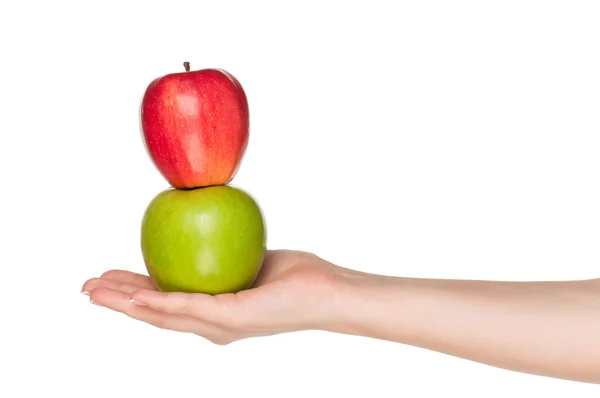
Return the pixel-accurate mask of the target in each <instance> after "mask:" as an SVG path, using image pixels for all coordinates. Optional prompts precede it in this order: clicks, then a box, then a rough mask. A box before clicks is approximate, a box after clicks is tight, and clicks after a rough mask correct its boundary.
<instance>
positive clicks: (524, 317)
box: [336, 271, 600, 383]
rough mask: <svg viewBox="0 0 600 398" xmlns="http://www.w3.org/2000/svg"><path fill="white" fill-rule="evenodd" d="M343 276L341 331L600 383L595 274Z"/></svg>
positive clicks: (599, 282)
mask: <svg viewBox="0 0 600 398" xmlns="http://www.w3.org/2000/svg"><path fill="white" fill-rule="evenodd" d="M341 279H342V280H343V281H344V282H343V284H342V287H341V288H340V290H341V291H342V292H344V293H342V294H343V295H344V297H346V298H345V299H344V300H343V301H342V302H344V303H345V304H344V305H345V306H347V308H346V309H345V310H344V309H342V310H341V311H340V313H341V314H344V315H340V319H341V322H340V323H339V326H338V330H336V331H338V332H341V333H348V334H357V335H363V336H370V337H374V338H379V339H385V340H392V341H396V342H400V343H405V344H410V345H414V346H419V347H423V348H426V349H431V350H434V351H438V352H443V353H446V354H450V355H453V356H457V357H462V358H466V359H470V360H473V361H477V362H480V363H485V364H489V365H492V366H496V367H500V368H505V369H511V370H516V371H520V372H526V373H533V374H539V375H545V376H551V377H557V378H565V379H572V380H579V381H585V382H592V383H600V279H595V280H586V281H572V282H571V281H569V282H487V281H460V280H431V279H406V278H393V277H383V276H376V275H369V274H362V273H357V272H353V271H350V272H346V273H345V275H344V277H342V278H341ZM350 308H352V309H353V310H351V311H349V309H350Z"/></svg>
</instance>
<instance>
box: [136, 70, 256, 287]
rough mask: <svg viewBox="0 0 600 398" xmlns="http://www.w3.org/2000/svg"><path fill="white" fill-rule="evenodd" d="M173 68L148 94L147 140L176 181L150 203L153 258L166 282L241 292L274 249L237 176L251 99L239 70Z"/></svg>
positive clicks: (148, 242) (148, 257)
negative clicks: (235, 72)
mask: <svg viewBox="0 0 600 398" xmlns="http://www.w3.org/2000/svg"><path fill="white" fill-rule="evenodd" d="M184 66H185V72H181V73H172V74H168V75H165V76H162V77H159V78H157V79H155V80H154V81H152V82H151V83H150V85H149V86H148V88H147V89H146V92H145V93H144V97H143V99H142V104H141V107H140V124H141V130H142V137H143V141H144V145H145V146H146V149H147V151H148V154H149V156H150V158H151V159H152V161H153V163H154V164H155V166H156V168H157V169H158V171H159V172H160V173H161V174H162V175H163V177H164V178H165V179H166V180H167V181H168V183H169V184H170V185H171V186H172V188H170V189H168V190H166V191H163V192H161V193H159V194H158V195H157V196H156V197H155V198H154V199H153V200H152V201H151V202H150V204H149V205H148V208H147V209H146V211H145V213H144V216H143V220H142V231H141V246H142V254H143V257H144V262H145V264H146V268H147V270H148V274H149V275H150V278H151V279H152V280H153V281H154V283H155V284H156V286H157V287H158V288H159V289H160V290H161V291H168V292H173V291H179V292H190V293H191V292H197V293H206V294H220V293H233V292H237V291H240V290H244V289H247V288H249V287H251V285H252V283H253V282H254V280H255V278H256V276H257V275H258V273H259V271H260V268H261V265H262V261H263V257H264V254H265V250H266V231H265V223H264V219H263V215H262V212H261V209H260V207H259V205H258V203H257V202H256V201H255V200H254V199H253V198H252V197H251V196H250V195H248V194H247V193H246V192H244V191H243V190H241V189H239V188H234V187H232V186H230V185H228V184H229V183H230V182H231V180H232V179H233V178H234V177H235V174H236V173H237V170H238V168H239V166H240V163H241V161H242V158H243V157H244V153H245V151H246V147H247V145H248V137H249V127H250V124H249V113H248V101H247V98H246V94H245V92H244V89H243V88H242V86H241V84H240V83H239V82H238V80H237V79H236V78H235V77H233V76H232V75H231V74H230V73H228V72H226V71H224V70H219V69H202V70H196V71H190V67H189V63H188V62H185V63H184Z"/></svg>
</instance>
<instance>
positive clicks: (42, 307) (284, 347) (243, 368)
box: [0, 0, 600, 397]
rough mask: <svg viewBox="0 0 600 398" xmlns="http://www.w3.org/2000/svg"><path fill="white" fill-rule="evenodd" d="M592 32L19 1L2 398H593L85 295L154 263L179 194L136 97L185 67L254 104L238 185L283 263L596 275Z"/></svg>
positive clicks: (571, 7) (579, 27) (212, 6)
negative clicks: (214, 338) (150, 245)
mask: <svg viewBox="0 0 600 398" xmlns="http://www.w3.org/2000/svg"><path fill="white" fill-rule="evenodd" d="M395 3H399V4H395ZM393 4H395V5H393ZM598 21H600V8H599V6H598V3H597V2H595V1H588V2H585V1H569V2H567V1H564V2H557V1H537V2H535V1H523V0H521V1H502V2H481V1H471V2H467V1H453V2H445V1H439V2H432V1H414V2H412V1H411V2H374V1H368V2H367V1H365V2H362V3H354V2H339V3H334V2H325V1H322V2H309V1H302V2H296V3H291V2H272V3H264V2H256V1H247V2H240V3H232V2H228V1H189V2H180V1H165V2H161V3H156V2H149V1H145V2H143V3H142V2H139V3H137V4H136V3H134V2H116V1H104V2H97V3H95V4H93V3H91V2H72V3H67V2H64V1H63V2H60V1H44V2H42V1H37V2H31V1H29V2H28V1H19V2H17V1H13V2H8V1H7V2H2V5H1V6H0V37H1V39H0V40H1V42H0V43H1V48H0V51H1V53H0V58H1V62H0V69H1V74H0V101H1V104H0V105H1V107H0V115H1V117H0V165H1V168H0V170H1V173H2V188H1V189H2V195H1V199H0V200H1V210H0V211H1V221H0V225H1V231H2V232H1V233H2V238H1V253H2V257H1V258H2V261H1V263H0V265H1V267H2V271H3V272H2V289H1V290H0V294H1V296H2V297H1V298H2V300H1V304H0V305H1V306H2V323H3V326H2V329H1V332H0V334H1V339H0V345H1V347H0V348H1V352H0V361H1V365H2V367H3V368H4V369H3V370H2V372H1V376H0V379H1V382H0V396H2V397H25V396H27V397H33V396H40V397H41V396H52V395H54V394H56V395H57V396H61V397H76V396H81V397H106V396H110V397H128V396H132V397H155V396H156V397H158V396H160V397H166V396H169V397H176V396H185V397H188V396H198V397H240V396H253V397H254V396H261V397H295V396H298V397H307V396H310V397H328V396H340V397H341V396H349V395H352V394H356V395H360V396H366V397H371V396H372V397H375V396H378V397H398V396H408V397H429V396H462V397H481V396H486V397H505V396H515V397H524V396H553V397H554V396H556V397H566V396H568V397H598V394H599V392H600V388H599V387H598V386H594V385H589V384H582V383H575V382H569V381H563V380H553V379H549V378H544V377H537V376H530V375H524V374H517V373H513V372H509V371H505V370H501V369H496V368H492V367H488V366H484V365H480V364H476V363H472V362H469V361H466V360H461V359H456V358H453V357H449V356H445V355H442V354H438V353H435V352H429V351H426V350H422V349H417V348H413V347H408V346H403V345H400V344H395V343H389V342H383V341H376V340H372V339H367V338H360V337H349V336H342V335H335V334H328V333H320V332H303V333H294V334H288V335H282V336H276V337H270V338H258V339H250V340H246V341H242V342H238V343H234V344H232V345H229V346H225V347H222V346H214V345H212V344H211V343H209V342H207V341H205V340H203V339H202V338H199V337H194V336H191V335H183V334H178V333H175V332H167V331H163V330H159V329H156V328H154V327H151V326H148V325H145V324H142V323H137V322H135V321H133V320H131V319H129V318H127V317H125V316H124V315H121V314H117V313H113V312H110V311H109V310H106V309H104V308H100V307H96V306H93V305H90V304H88V302H87V301H88V299H87V298H86V297H84V296H81V295H80V294H79V290H80V287H81V285H82V283H83V282H84V281H85V280H86V279H88V278H91V277H94V276H98V275H99V274H101V273H102V272H103V271H105V270H108V269H111V268H123V269H128V270H132V271H137V272H144V270H145V268H144V264H143V262H142V259H141V253H140V249H139V228H140V221H141V216H142V213H143V211H144V209H145V206H146V205H147V204H148V202H149V201H150V200H151V199H152V197H153V196H154V195H155V194H157V193H158V192H160V191H161V190H163V189H165V188H167V184H166V182H165V181H164V180H163V178H162V177H161V176H160V175H159V173H158V172H157V171H156V170H155V169H154V166H153V165H152V164H151V162H150V160H149V158H148V156H147V155H146V153H145V151H144V148H143V145H142V142H141V138H140V133H139V128H138V106H139V102H140V99H141V96H142V94H143V91H144V90H145V88H146V86H147V84H148V83H150V81H151V80H152V79H154V78H155V77H158V76H160V75H163V74H167V73H172V72H177V71H182V70H183V66H182V62H183V61H190V62H191V64H192V69H201V68H205V67H219V68H224V69H226V70H228V71H229V72H231V73H232V74H234V75H235V76H236V77H237V78H238V79H239V80H240V81H241V83H242V85H243V86H244V88H245V90H246V93H247V95H248V99H249V103H250V112H251V124H252V130H251V137H250V144H249V147H248V150H247V153H246V157H245V159H244V161H243V164H242V167H241V169H240V171H239V173H238V175H237V177H236V179H235V180H234V184H235V185H237V186H240V187H242V188H244V189H247V190H248V191H249V192H250V193H252V194H253V195H254V196H255V197H256V198H257V199H258V200H259V202H260V204H261V206H262V207H263V210H264V212H265V215H266V218H267V224H268V229H269V246H270V247H271V248H289V249H302V250H309V251H313V252H316V253H317V254H319V255H320V256H322V257H324V258H326V259H328V260H330V261H333V262H336V263H338V264H341V265H343V266H346V267H351V268H355V269H360V270H362V271H367V272H374V273H384V274H391V275H402V276H419V277H437V278H472V279H476V278H478V279H501V280H560V279H574V278H593V277H599V276H600V250H599V248H600V156H599V153H600V118H599V117H598V115H599V110H600V52H599V51H598V49H599V48H600V23H598Z"/></svg>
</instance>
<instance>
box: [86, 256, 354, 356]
mask: <svg viewBox="0 0 600 398" xmlns="http://www.w3.org/2000/svg"><path fill="white" fill-rule="evenodd" d="M341 273H343V268H341V267H337V266H335V265H333V264H331V263H329V262H327V261H325V260H323V259H321V258H319V257H317V256H315V255H313V254H310V253H306V252H298V251H289V250H276V251H268V252H267V254H266V257H265V260H264V263H263V267H262V269H261V272H260V274H259V276H258V278H257V280H256V281H255V283H254V285H253V287H252V288H251V289H248V290H244V291H241V292H238V293H228V294H220V295H215V296H210V295H206V294H199V293H164V292H160V291H158V289H157V288H156V287H155V286H154V284H153V283H152V281H151V280H150V278H149V277H148V276H145V275H141V274H136V273H133V272H129V271H121V270H111V271H108V272H105V273H104V274H103V275H102V276H101V277H100V278H93V279H90V280H88V281H87V282H85V284H84V285H83V289H82V292H83V293H84V294H88V295H89V296H90V301H91V302H92V303H94V304H96V305H99V306H103V307H106V308H109V309H112V310H114V311H118V312H121V313H123V314H126V315H128V316H129V317H131V318H134V319H137V320H140V321H143V322H146V323H149V324H151V325H154V326H156V327H159V328H163V329H169V330H174V331H179V332H187V333H194V334H197V335H199V336H202V337H204V338H206V339H208V340H210V341H212V342H213V343H215V344H221V345H224V344H229V343H231V342H234V341H236V340H240V339H243V338H247V337H255V336H266V335H272V334H278V333H285V332H293V331H299V330H307V329H327V325H329V324H331V323H332V322H334V320H335V316H334V314H335V313H336V308H335V306H336V303H337V302H339V300H336V296H337V291H336V284H337V280H338V276H339V274H341Z"/></svg>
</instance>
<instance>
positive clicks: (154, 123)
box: [140, 62, 250, 189]
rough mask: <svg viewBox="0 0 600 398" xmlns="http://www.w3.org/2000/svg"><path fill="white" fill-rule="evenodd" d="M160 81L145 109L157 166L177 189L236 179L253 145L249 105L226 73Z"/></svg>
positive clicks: (191, 74)
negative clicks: (251, 141) (250, 132)
mask: <svg viewBox="0 0 600 398" xmlns="http://www.w3.org/2000/svg"><path fill="white" fill-rule="evenodd" d="M184 66H185V70H186V71H185V72H181V73H172V74H169V75H165V76H162V77H159V78H157V79H155V80H154V81H153V82H152V83H150V85H149V86H148V88H147V89H146V92H145V93H144V97H143V99H142V104H141V108H140V117H141V119H140V124H141V130H142V137H143V140H144V144H145V146H146V149H147V150H148V154H149V155H150V158H151V159H152V161H153V163H154V164H155V166H156V168H157V169H158V170H159V171H160V173H161V174H162V175H163V177H165V179H166V180H167V181H168V182H169V184H171V185H172V186H173V187H175V188H180V189H182V188H197V187H204V186H211V185H223V184H226V183H228V182H229V181H231V180H232V179H233V177H234V176H235V174H236V172H237V170H238V168H239V165H240V162H241V161H242V158H243V156H244V153H245V152H246V147H247V145H248V133H249V128H250V123H249V113H248V101H247V99H246V94H245V92H244V89H243V88H242V86H241V84H240V83H239V82H238V81H237V79H236V78H235V77H233V76H232V75H231V74H230V73H228V72H226V71H224V70H220V69H202V70H196V71H191V72H190V69H189V63H187V62H185V63H184Z"/></svg>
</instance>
